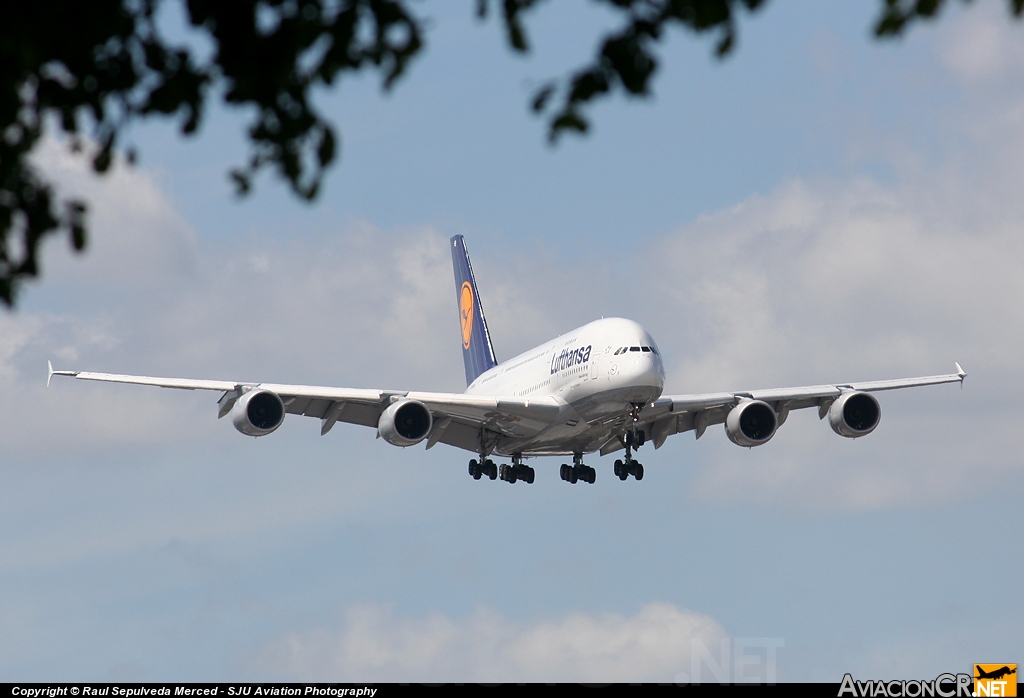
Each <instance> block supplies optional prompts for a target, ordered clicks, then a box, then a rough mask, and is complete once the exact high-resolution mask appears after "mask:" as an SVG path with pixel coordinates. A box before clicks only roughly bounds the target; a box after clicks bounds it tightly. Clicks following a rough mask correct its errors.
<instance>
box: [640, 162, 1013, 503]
mask: <svg viewBox="0 0 1024 698" xmlns="http://www.w3.org/2000/svg"><path fill="white" fill-rule="evenodd" d="M947 176H949V175H948V173H942V174H940V175H937V176H927V175H925V174H924V173H919V174H918V176H917V177H912V178H910V177H908V178H907V179H905V180H904V181H903V182H902V183H901V184H900V185H898V186H895V187H885V186H882V185H880V184H878V183H875V182H872V181H870V180H862V181H855V182H839V183H817V184H811V183H808V182H804V181H791V182H789V183H787V184H784V185H782V186H780V187H779V188H778V189H777V190H776V191H774V192H772V193H770V194H768V195H766V196H753V197H751V198H750V199H748V200H747V201H745V202H743V203H742V204H740V205H739V206H736V207H734V208H732V209H730V210H727V211H723V212H721V213H718V214H715V215H713V216H708V217H705V218H703V219H701V220H699V221H697V222H695V223H694V224H692V225H689V226H686V227H684V228H682V229H680V230H679V231H676V232H675V233H673V234H671V235H669V236H667V238H666V239H665V241H664V246H663V249H664V250H665V254H663V255H661V256H660V257H659V259H658V261H657V262H655V269H656V273H655V274H654V278H656V279H657V280H658V281H657V295H660V296H661V297H663V298H668V299H671V301H670V302H669V303H666V304H665V305H663V306H662V308H661V312H662V314H663V316H664V317H671V318H673V319H674V320H675V322H673V323H670V324H668V326H667V327H666V328H664V329H666V330H667V337H666V336H665V334H659V341H660V342H661V346H662V349H663V352H664V353H665V354H666V355H667V356H668V358H669V361H670V367H669V376H670V378H669V381H670V385H669V387H668V389H669V390H671V391H673V392H700V391H705V390H723V389H756V388H765V387H772V386H784V385H801V384H803V385H808V384H811V385H813V384H819V383H833V382H847V381H856V380H870V379H881V378H891V377H892V378H894V377H901V376H902V377H906V376H913V375H927V374H932V373H949V372H952V370H953V361H954V360H959V361H961V362H962V363H963V365H964V366H965V367H966V368H967V370H968V371H969V372H971V373H972V374H973V375H972V376H971V377H969V378H968V379H967V383H966V386H965V388H964V391H963V392H961V391H960V390H958V389H956V388H955V387H945V388H925V389H919V390H915V391H907V392H904V393H900V394H898V395H896V394H882V395H880V399H881V401H882V407H883V415H884V416H883V420H882V424H881V426H880V427H879V428H878V430H877V431H876V432H875V433H874V434H872V435H871V436H870V437H867V438H865V439H862V440H858V441H856V442H853V443H850V442H848V441H846V440H844V439H841V438H839V437H836V436H835V435H833V434H832V432H831V430H830V429H828V427H827V425H824V424H818V423H817V420H816V419H815V418H814V417H813V416H811V415H809V414H804V413H798V414H794V415H793V416H791V418H790V421H789V422H787V424H786V425H785V426H784V427H782V429H781V430H780V432H779V434H778V435H777V436H776V437H775V439H774V440H773V441H772V442H771V443H770V444H768V445H766V446H764V447H761V448H759V449H756V450H755V451H754V452H751V453H745V452H742V451H740V450H738V449H736V448H734V447H732V446H731V445H725V444H724V442H721V443H716V444H715V445H714V446H713V447H710V448H711V450H710V451H706V454H707V458H708V465H707V466H706V468H705V469H703V470H702V471H701V474H700V476H699V479H698V482H697V484H696V491H697V492H698V493H700V494H701V496H705V497H709V498H712V499H730V500H734V499H738V500H741V501H742V500H755V501H761V502H764V503H775V504H776V505H779V504H781V503H783V502H787V503H788V505H798V506H803V507H807V506H810V507H812V508H818V507H823V508H833V507H839V508H849V509H864V508H868V509H871V508H879V507H892V506H906V505H921V504H932V503H936V502H941V501H948V500H950V499H952V498H955V497H958V496H961V495H962V493H963V492H965V491H969V487H970V483H971V482H972V481H977V480H978V479H979V478H990V477H997V476H1004V475H1006V474H1008V473H1010V472H1019V471H1020V470H1021V466H1022V463H1021V458H1020V453H1019V449H1018V448H1017V447H1016V445H1015V444H1014V443H1012V442H1011V441H1007V440H1006V439H1005V434H1006V433H1007V432H1006V430H1007V429H1008V428H1011V427H1010V425H1011V424H1013V423H1014V422H1015V421H1017V420H1018V419H1020V417H1021V414H1020V409H1019V408H1018V407H1017V406H1016V405H1014V404H1012V403H1010V404H1008V405H1007V407H1008V408H1009V409H1008V410H1007V409H997V408H996V405H1000V404H1002V403H1004V402H1005V399H1004V398H1003V394H1004V391H1008V390H1010V388H1009V386H1011V385H1012V386H1016V387H1017V389H1018V390H1019V389H1021V388H1024V386H1021V385H1020V382H1021V380H1022V378H1024V375H1022V373H1021V368H1022V367H1021V364H1020V358H1019V357H1020V354H1019V351H1018V349H1017V348H1018V347H1019V346H1021V344H1022V343H1024V307H1022V306H1021V304H1020V303H1019V299H1020V298H1022V297H1024V238H1022V237H1021V235H1020V233H1019V222H1020V221H1021V220H1022V217H1021V214H1020V211H1019V210H1018V206H1017V205H1016V204H1015V203H1013V202H1006V203H1005V204H1004V205H1002V206H1000V207H998V208H997V209H995V210H994V211H993V210H986V207H987V206H988V204H989V203H990V202H989V201H987V200H984V199H982V200H979V201H972V200H971V199H970V198H969V197H956V198H952V199H949V200H942V199H937V198H935V197H934V187H935V184H936V181H937V180H938V183H939V186H944V182H943V181H942V180H943V179H944V178H945V177H947ZM961 184H962V185H963V186H969V183H968V182H967V181H966V178H963V179H962V180H961ZM965 221H972V222H973V225H970V226H969V227H967V226H965V225H964V222H965ZM986 405H987V406H988V407H986ZM889 407H892V409H891V410H890V409H888V408H889ZM979 407H981V409H978V408H979ZM705 438H711V439H717V440H719V441H721V434H720V432H719V430H718V429H717V428H716V429H714V430H712V433H711V434H710V435H709V436H708V437H705ZM702 450H703V447H702Z"/></svg>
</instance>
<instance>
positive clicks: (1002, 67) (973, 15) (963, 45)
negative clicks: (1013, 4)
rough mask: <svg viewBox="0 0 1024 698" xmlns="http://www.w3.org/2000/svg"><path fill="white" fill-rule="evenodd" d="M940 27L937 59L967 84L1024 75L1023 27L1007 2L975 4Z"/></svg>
mask: <svg viewBox="0 0 1024 698" xmlns="http://www.w3.org/2000/svg"><path fill="white" fill-rule="evenodd" d="M975 5H976V7H970V8H967V9H966V10H965V11H963V12H962V13H959V16H957V17H955V18H951V19H950V20H948V21H947V23H946V24H944V25H943V27H942V30H941V32H940V41H939V44H938V49H939V60H940V62H941V64H942V65H944V66H945V67H946V68H947V69H948V70H949V71H950V72H951V73H952V74H953V75H954V76H955V77H957V78H958V79H959V80H962V81H963V82H965V83H967V84H974V83H991V82H994V81H997V80H1004V79H1008V78H1016V79H1019V78H1020V76H1021V74H1022V73H1024V45H1022V44H1021V32H1022V27H1021V24H1020V21H1019V20H1014V19H1013V18H1012V16H1011V15H1010V12H1009V11H1008V7H1007V3H1002V2H988V3H975Z"/></svg>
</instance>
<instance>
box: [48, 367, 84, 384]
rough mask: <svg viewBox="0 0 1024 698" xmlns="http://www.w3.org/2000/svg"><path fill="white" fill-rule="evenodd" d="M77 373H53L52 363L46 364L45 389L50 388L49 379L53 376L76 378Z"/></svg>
mask: <svg viewBox="0 0 1024 698" xmlns="http://www.w3.org/2000/svg"><path fill="white" fill-rule="evenodd" d="M77 375H78V371H54V370H53V363H51V362H50V361H47V362H46V387H47V388H49V387H50V379H51V378H53V377H54V376H77Z"/></svg>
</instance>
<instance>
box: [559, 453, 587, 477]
mask: <svg viewBox="0 0 1024 698" xmlns="http://www.w3.org/2000/svg"><path fill="white" fill-rule="evenodd" d="M558 475H559V477H561V478H562V479H563V480H565V481H566V482H571V483H572V484H574V485H575V484H576V483H577V482H578V481H580V480H582V481H583V482H587V483H590V484H591V485H593V484H594V481H595V480H597V471H596V470H594V469H593V468H591V467H590V466H589V465H583V454H582V453H574V454H573V455H572V465H565V464H563V465H562V467H561V468H559V469H558Z"/></svg>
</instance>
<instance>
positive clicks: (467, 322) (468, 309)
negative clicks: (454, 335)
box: [459, 281, 475, 349]
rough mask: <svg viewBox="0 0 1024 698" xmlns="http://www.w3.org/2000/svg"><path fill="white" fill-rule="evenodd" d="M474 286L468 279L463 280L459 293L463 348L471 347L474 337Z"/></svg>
mask: <svg viewBox="0 0 1024 698" xmlns="http://www.w3.org/2000/svg"><path fill="white" fill-rule="evenodd" d="M474 305H475V304H474V303H473V286H472V285H471V284H470V283H469V282H468V281H463V282H462V292H461V294H460V295H459V321H460V322H462V348H463V349H469V342H470V340H471V339H473V307H474Z"/></svg>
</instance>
